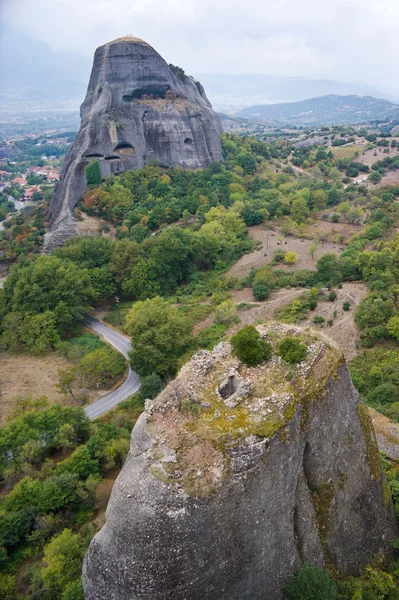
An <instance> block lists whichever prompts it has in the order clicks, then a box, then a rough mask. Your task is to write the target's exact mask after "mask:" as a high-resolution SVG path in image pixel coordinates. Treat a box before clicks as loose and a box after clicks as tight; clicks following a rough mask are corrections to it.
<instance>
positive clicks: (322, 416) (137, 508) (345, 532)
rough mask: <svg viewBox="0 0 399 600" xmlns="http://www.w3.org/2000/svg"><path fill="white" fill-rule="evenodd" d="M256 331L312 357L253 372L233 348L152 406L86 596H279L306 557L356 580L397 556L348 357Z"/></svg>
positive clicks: (274, 362) (93, 562) (185, 376)
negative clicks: (303, 348) (378, 559)
mask: <svg viewBox="0 0 399 600" xmlns="http://www.w3.org/2000/svg"><path fill="white" fill-rule="evenodd" d="M258 329H259V331H260V332H261V335H262V336H264V337H265V338H266V339H268V340H269V341H270V342H271V343H272V345H273V346H274V348H276V347H277V344H278V342H279V340H281V339H282V338H283V337H286V336H287V335H290V336H294V337H299V338H300V339H301V340H302V341H303V342H304V343H306V345H307V347H308V354H307V358H306V359H305V360H304V362H302V363H300V364H299V365H296V366H292V365H291V366H290V365H287V364H286V363H284V362H283V361H282V360H281V359H280V358H279V357H278V356H274V357H273V358H272V359H271V360H270V361H268V362H266V363H263V364H261V365H259V366H258V367H255V368H248V367H246V366H245V365H243V364H241V363H240V362H239V361H238V360H237V359H236V358H235V357H234V356H232V354H231V347H230V345H229V344H228V343H223V344H220V345H219V346H217V347H216V348H215V350H214V351H213V353H210V352H207V351H202V352H200V353H199V354H197V355H196V356H195V357H193V358H192V360H191V361H190V362H189V363H188V364H187V365H186V366H185V367H184V368H183V369H182V371H181V372H180V374H179V376H178V377H177V379H176V380H175V381H173V382H172V383H170V384H169V385H168V387H167V388H166V389H165V390H164V391H163V392H162V393H161V394H160V395H159V396H158V397H157V398H156V399H155V400H153V401H148V402H147V404H146V410H145V412H144V414H143V415H142V416H141V417H140V419H139V420H138V422H137V424H136V426H135V428H134V430H133V433H132V441H131V449H130V453H129V455H128V458H127V460H126V463H125V465H124V467H123V469H122V471H121V473H120V475H119V477H118V479H117V480H116V482H115V485H114V488H113V491H112V495H111V499H110V503H109V506H108V510H107V515H106V525H105V526H104V527H103V529H102V530H101V531H100V532H99V533H98V534H97V535H96V537H95V538H94V540H93V541H92V543H91V546H90V548H89V551H88V553H87V555H86V558H85V563H84V571H83V584H84V590H85V597H86V599H87V600H133V599H134V600H170V599H171V598H173V600H215V599H217V600H265V598H267V599H268V600H282V598H283V592H282V588H283V585H284V582H285V580H286V578H287V576H288V575H289V574H290V573H292V572H293V571H295V570H296V569H298V568H299V567H300V566H301V565H302V564H304V563H310V564H312V565H319V566H320V567H325V566H327V567H330V568H333V569H335V570H336V571H338V572H341V573H344V574H357V573H358V572H359V570H361V569H362V568H364V567H365V566H366V565H367V564H368V563H369V562H370V561H371V560H372V559H373V557H374V556H376V555H377V554H378V555H380V556H384V555H385V556H386V557H388V555H389V553H390V548H391V544H392V542H393V539H394V538H395V535H396V522H395V516H394V511H393V506H392V500H391V498H390V494H389V488H388V487H387V483H386V481H385V479H384V476H383V473H382V469H381V465H380V461H379V456H378V449H377V445H376V441H375V435H374V431H373V429H372V426H371V422H370V419H369V416H368V412H367V409H366V407H365V406H364V404H363V403H362V401H361V399H360V397H359V395H358V394H357V392H356V391H355V389H354V387H353V385H352V381H351V378H350V375H349V371H348V369H347V367H346V365H345V363H344V359H343V357H342V354H341V352H340V351H339V350H338V349H337V348H335V347H334V346H333V345H332V344H331V343H330V342H329V341H328V340H327V339H326V338H324V337H321V336H319V334H317V333H315V332H314V331H311V330H301V329H299V328H296V327H287V326H281V325H277V324H272V325H269V326H268V327H259V328H258Z"/></svg>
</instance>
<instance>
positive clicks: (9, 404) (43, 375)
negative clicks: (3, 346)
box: [0, 352, 120, 425]
mask: <svg viewBox="0 0 399 600" xmlns="http://www.w3.org/2000/svg"><path fill="white" fill-rule="evenodd" d="M70 366H71V363H69V362H68V361H66V360H65V359H64V358H62V357H61V356H56V354H55V353H51V352H50V353H48V354H46V355H45V356H31V355H29V354H8V353H3V354H1V372H0V425H2V424H4V422H5V420H6V418H7V415H8V413H9V412H11V411H12V409H13V407H14V401H15V398H16V397H17V396H24V397H27V396H31V397H32V398H37V397H39V396H46V398H47V400H48V402H49V403H50V404H54V403H56V402H60V403H62V404H72V398H70V397H69V396H68V397H67V396H65V395H64V394H61V393H60V392H59V391H58V390H57V388H56V384H57V383H58V371H59V370H60V369H66V368H68V367H70ZM119 384H120V382H118V383H116V384H115V386H114V387H117V386H118V385H119ZM82 391H83V390H82ZM108 392H109V390H104V389H101V390H84V393H85V394H86V395H87V403H88V404H89V403H91V402H94V400H97V399H98V398H100V397H101V396H103V395H104V394H107V393H108Z"/></svg>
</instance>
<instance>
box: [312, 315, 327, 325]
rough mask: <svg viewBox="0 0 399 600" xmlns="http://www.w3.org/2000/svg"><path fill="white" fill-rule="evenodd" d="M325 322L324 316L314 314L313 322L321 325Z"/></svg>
mask: <svg viewBox="0 0 399 600" xmlns="http://www.w3.org/2000/svg"><path fill="white" fill-rule="evenodd" d="M325 322H326V320H325V318H324V317H321V316H320V315H316V316H315V317H313V323H314V324H315V325H323V324H324V323H325Z"/></svg>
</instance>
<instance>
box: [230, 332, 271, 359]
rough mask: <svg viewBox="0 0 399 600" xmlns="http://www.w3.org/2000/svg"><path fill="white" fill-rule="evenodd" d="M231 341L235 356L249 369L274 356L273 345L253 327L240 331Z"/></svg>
mask: <svg viewBox="0 0 399 600" xmlns="http://www.w3.org/2000/svg"><path fill="white" fill-rule="evenodd" d="M230 341H231V344H232V346H233V350H234V354H235V355H236V356H237V358H239V359H240V360H241V361H242V362H244V363H245V364H246V365H247V366H248V367H255V366H256V365H258V364H259V363H261V362H263V361H265V360H269V358H270V357H271V355H272V354H273V349H272V346H271V344H269V342H267V341H266V340H263V339H262V338H261V337H260V334H259V332H258V331H257V330H256V329H255V327H254V326H253V325H248V326H247V327H243V329H240V331H238V332H237V333H236V334H235V335H233V337H232V338H231V340H230Z"/></svg>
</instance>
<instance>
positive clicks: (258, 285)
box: [252, 281, 270, 300]
mask: <svg viewBox="0 0 399 600" xmlns="http://www.w3.org/2000/svg"><path fill="white" fill-rule="evenodd" d="M252 295H253V297H254V298H255V300H265V299H266V298H267V297H268V296H270V288H269V286H268V285H267V283H265V282H264V281H255V283H254V286H253V288H252Z"/></svg>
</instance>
